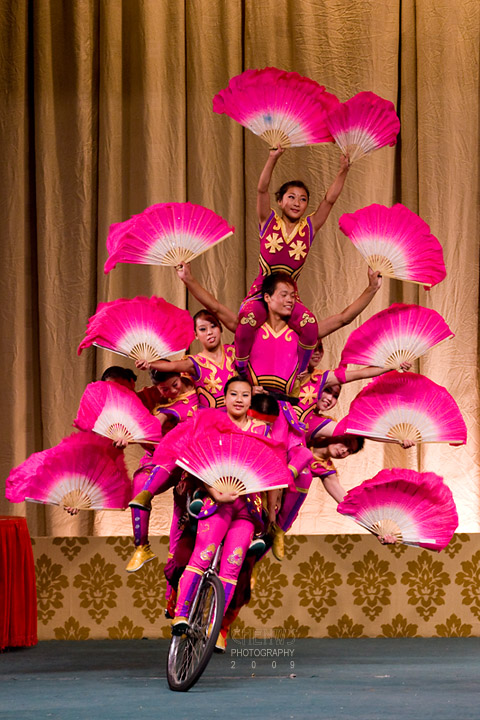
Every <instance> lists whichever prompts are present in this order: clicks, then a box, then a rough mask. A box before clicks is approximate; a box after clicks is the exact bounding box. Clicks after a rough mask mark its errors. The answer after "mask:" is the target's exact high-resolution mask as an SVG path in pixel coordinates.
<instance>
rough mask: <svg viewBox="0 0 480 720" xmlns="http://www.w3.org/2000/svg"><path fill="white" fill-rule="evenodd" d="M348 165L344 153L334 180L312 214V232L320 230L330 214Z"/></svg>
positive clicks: (345, 177)
mask: <svg viewBox="0 0 480 720" xmlns="http://www.w3.org/2000/svg"><path fill="white" fill-rule="evenodd" d="M349 167H350V165H349V160H348V158H347V157H345V155H341V157H340V169H339V171H338V173H337V175H336V176H335V179H334V181H333V182H332V184H331V185H330V187H329V188H328V190H327V192H326V193H325V197H324V198H323V200H322V201H321V203H320V205H319V206H318V207H317V209H316V210H315V212H314V214H313V215H312V226H313V232H314V234H316V233H317V232H318V231H319V230H320V228H321V227H322V225H323V224H324V222H325V220H326V219H327V218H328V216H329V215H330V211H331V209H332V207H333V206H334V205H335V203H336V201H337V200H338V198H339V197H340V193H341V192H342V190H343V186H344V185H345V180H346V179H347V173H348V170H349Z"/></svg>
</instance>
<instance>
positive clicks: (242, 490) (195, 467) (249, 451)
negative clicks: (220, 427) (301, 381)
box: [177, 428, 291, 495]
mask: <svg viewBox="0 0 480 720" xmlns="http://www.w3.org/2000/svg"><path fill="white" fill-rule="evenodd" d="M177 465H179V466H180V467H182V468H183V469H184V470H187V472H189V473H191V474H192V475H196V476H197V477H198V478H200V480H202V481H203V482H204V483H206V484H207V485H210V486H211V487H214V488H216V489H217V490H218V491H219V492H237V493H239V494H240V495H247V494H249V493H253V492H261V491H262V490H273V489H275V488H283V487H288V485H289V482H290V478H291V475H290V472H289V471H288V469H287V466H286V464H285V463H284V462H282V460H281V459H280V458H279V456H278V455H277V454H276V453H275V452H274V451H273V450H272V449H271V448H270V447H268V445H267V444H266V443H265V442H263V441H262V440H261V439H260V438H257V437H255V436H252V435H249V434H247V433H245V434H238V433H237V434H227V433H219V432H218V431H217V430H215V428H212V429H211V430H210V431H208V430H206V431H205V432H204V433H203V434H202V436H201V437H198V438H194V439H193V441H192V442H191V443H189V445H188V446H187V447H185V449H184V450H183V452H182V454H181V456H180V457H179V458H178V460H177Z"/></svg>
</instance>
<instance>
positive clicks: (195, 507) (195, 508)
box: [188, 498, 203, 518]
mask: <svg viewBox="0 0 480 720" xmlns="http://www.w3.org/2000/svg"><path fill="white" fill-rule="evenodd" d="M202 508H203V500H202V498H194V499H193V500H192V501H191V503H190V505H189V506H188V512H189V514H190V515H193V517H194V518H198V516H199V514H200V512H201V510H202Z"/></svg>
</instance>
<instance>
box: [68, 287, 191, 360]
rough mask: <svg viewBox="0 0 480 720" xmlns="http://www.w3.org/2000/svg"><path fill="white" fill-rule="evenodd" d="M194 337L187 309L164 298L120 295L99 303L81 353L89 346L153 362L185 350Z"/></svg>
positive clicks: (81, 346)
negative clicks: (130, 298)
mask: <svg viewBox="0 0 480 720" xmlns="http://www.w3.org/2000/svg"><path fill="white" fill-rule="evenodd" d="M194 337H195V334H194V331H193V321H192V318H191V316H190V314H189V312H188V311H187V310H180V308H178V307H176V305H172V304H171V303H168V302H167V301H166V300H164V299H163V298H157V297H151V298H146V297H136V298H133V299H132V300H127V299H125V298H121V299H119V300H112V301H111V302H108V303H100V304H99V306H98V308H97V312H96V313H95V315H93V316H92V317H91V318H90V319H89V321H88V326H87V332H86V336H85V338H84V340H82V342H81V343H80V345H79V347H78V354H79V355H80V353H81V352H82V350H83V349H84V348H86V347H90V345H96V346H97V347H102V348H105V349H106V350H112V351H113V352H116V353H118V354H119V355H125V356H126V357H130V358H133V359H135V360H142V361H144V362H149V363H151V362H154V361H155V360H160V359H162V358H165V357H168V356H169V355H174V354H175V353H177V352H181V351H184V350H185V348H187V347H188V346H189V345H190V343H191V342H192V341H193V339H194Z"/></svg>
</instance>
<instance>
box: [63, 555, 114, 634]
mask: <svg viewBox="0 0 480 720" xmlns="http://www.w3.org/2000/svg"><path fill="white" fill-rule="evenodd" d="M115 570H116V567H115V565H113V563H107V562H105V558H103V557H102V556H101V555H100V554H99V553H96V554H95V555H94V556H93V557H92V559H91V560H90V562H89V563H82V564H81V565H80V573H79V574H78V575H76V576H75V579H74V581H73V585H74V587H76V588H80V589H81V593H80V595H79V597H80V601H81V602H80V607H83V608H88V614H89V615H90V617H91V618H92V619H93V620H94V621H95V622H96V623H97V624H98V625H99V624H100V623H101V622H102V621H103V620H105V618H106V617H107V615H108V613H109V611H110V609H111V608H114V607H116V605H117V593H116V588H119V587H121V586H122V580H121V578H120V575H117V573H116V572H115Z"/></svg>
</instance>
